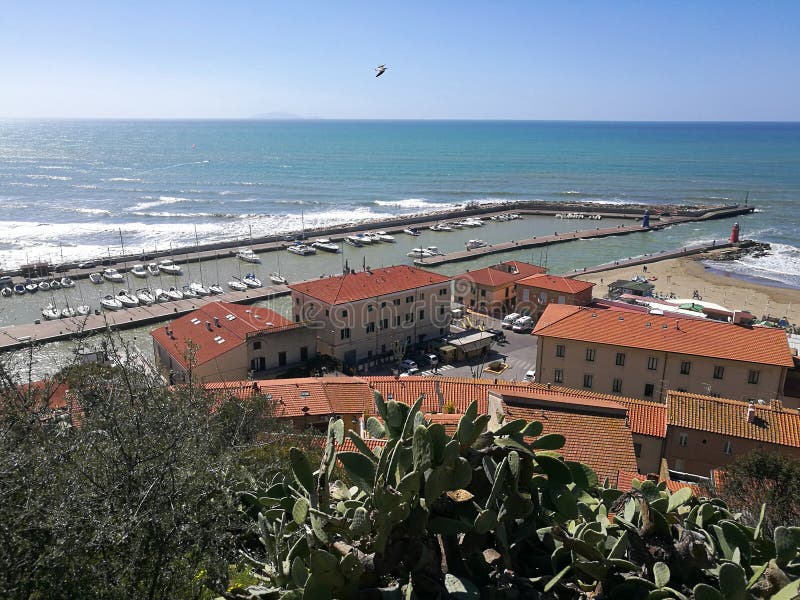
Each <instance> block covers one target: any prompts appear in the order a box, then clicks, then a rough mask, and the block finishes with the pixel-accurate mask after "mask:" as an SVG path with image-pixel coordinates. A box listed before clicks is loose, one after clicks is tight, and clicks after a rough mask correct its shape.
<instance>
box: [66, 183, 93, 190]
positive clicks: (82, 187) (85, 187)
mask: <svg viewBox="0 0 800 600" xmlns="http://www.w3.org/2000/svg"><path fill="white" fill-rule="evenodd" d="M71 187H74V188H75V189H78V190H96V189H97V186H96V185H92V184H90V183H76V184H75V185H73V186H71Z"/></svg>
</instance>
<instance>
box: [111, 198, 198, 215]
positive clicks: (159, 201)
mask: <svg viewBox="0 0 800 600" xmlns="http://www.w3.org/2000/svg"><path fill="white" fill-rule="evenodd" d="M142 200H149V202H139V203H138V204H134V205H133V206H131V207H130V208H128V209H127V210H126V212H134V213H135V212H137V211H143V210H147V209H148V208H155V207H156V206H165V205H168V204H181V203H183V202H205V200H197V199H195V198H183V197H182V196H158V197H155V196H142Z"/></svg>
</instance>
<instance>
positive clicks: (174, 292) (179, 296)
mask: <svg viewBox="0 0 800 600" xmlns="http://www.w3.org/2000/svg"><path fill="white" fill-rule="evenodd" d="M165 293H166V294H167V296H169V299H170V300H183V292H181V291H180V290H179V289H178V288H176V287H175V286H174V285H171V286H170V287H169V289H168V290H167V291H166V292H165Z"/></svg>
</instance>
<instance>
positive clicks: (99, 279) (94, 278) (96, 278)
mask: <svg viewBox="0 0 800 600" xmlns="http://www.w3.org/2000/svg"><path fill="white" fill-rule="evenodd" d="M89 281H91V282H92V283H97V284H100V283H103V276H102V275H101V274H100V273H92V274H91V275H89Z"/></svg>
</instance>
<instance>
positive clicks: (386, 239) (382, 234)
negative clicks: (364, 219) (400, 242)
mask: <svg viewBox="0 0 800 600" xmlns="http://www.w3.org/2000/svg"><path fill="white" fill-rule="evenodd" d="M375 235H377V236H378V238H379V239H380V240H381V241H382V242H396V241H397V240H396V239H394V236H393V235H389V234H388V233H386V232H385V231H379V232H378V233H376V234H375Z"/></svg>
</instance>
